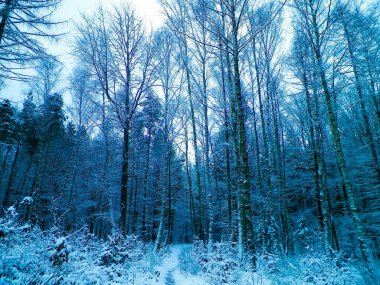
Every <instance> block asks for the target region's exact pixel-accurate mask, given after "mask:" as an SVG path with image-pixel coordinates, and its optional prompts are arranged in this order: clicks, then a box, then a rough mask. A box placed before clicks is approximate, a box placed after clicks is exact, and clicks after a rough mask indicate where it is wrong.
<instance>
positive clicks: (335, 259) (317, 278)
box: [257, 250, 365, 285]
mask: <svg viewBox="0 0 380 285" xmlns="http://www.w3.org/2000/svg"><path fill="white" fill-rule="evenodd" d="M257 264H258V267H257V272H258V273H259V275H261V276H267V277H270V280H271V281H272V282H273V283H274V284H289V285H298V284H299V285H301V284H302V285H308V284H310V285H326V284H329V285H340V284H346V285H350V284H351V285H354V284H356V285H357V284H365V282H364V281H363V278H362V275H361V274H360V272H359V270H358V269H357V268H355V267H354V265H353V264H352V262H351V260H347V259H344V258H343V256H342V255H340V254H336V255H334V256H330V257H329V256H326V255H325V254H324V253H323V252H317V251H311V250H310V251H309V252H308V253H306V254H304V255H302V256H299V257H286V256H284V257H282V258H280V259H279V260H278V261H277V262H276V270H273V268H272V266H271V265H270V264H268V262H267V258H266V257H263V256H260V257H259V258H258V262H257Z"/></svg>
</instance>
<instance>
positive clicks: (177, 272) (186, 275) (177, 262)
mask: <svg viewBox="0 0 380 285" xmlns="http://www.w3.org/2000/svg"><path fill="white" fill-rule="evenodd" d="M190 250H191V246H190V245H186V244H178V245H173V246H171V247H170V249H169V252H168V254H167V256H166V257H165V258H164V259H163V261H162V264H160V265H158V266H156V268H155V269H156V271H157V275H159V278H158V281H159V282H158V284H160V285H161V284H162V285H177V284H178V285H203V284H205V285H206V284H207V283H206V281H205V280H203V278H202V277H201V276H200V275H193V274H191V273H190V272H185V271H183V270H181V268H183V267H184V264H186V263H187V262H189V260H187V257H188V255H187V254H186V253H187V252H189V251H190Z"/></svg>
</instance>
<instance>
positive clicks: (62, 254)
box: [49, 237, 69, 266]
mask: <svg viewBox="0 0 380 285" xmlns="http://www.w3.org/2000/svg"><path fill="white" fill-rule="evenodd" d="M49 260H50V261H51V263H52V264H53V266H60V265H62V264H63V263H65V262H67V261H68V260H69V246H68V245H67V240H66V239H65V238H64V237H61V238H58V239H57V240H56V242H55V245H54V251H53V253H52V255H51V256H50V258H49Z"/></svg>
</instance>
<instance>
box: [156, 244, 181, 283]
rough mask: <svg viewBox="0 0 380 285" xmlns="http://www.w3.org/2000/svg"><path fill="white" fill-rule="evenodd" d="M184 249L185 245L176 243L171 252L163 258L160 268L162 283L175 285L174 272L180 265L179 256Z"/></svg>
mask: <svg viewBox="0 0 380 285" xmlns="http://www.w3.org/2000/svg"><path fill="white" fill-rule="evenodd" d="M182 250H183V245H174V246H172V247H171V249H170V254H169V255H168V256H167V257H166V258H165V259H164V260H163V262H162V265H161V266H160V267H159V268H158V271H159V272H160V277H161V278H162V279H161V280H162V281H163V282H162V284H165V285H175V284H176V283H175V281H174V276H173V272H174V271H175V270H176V269H177V268H178V266H179V256H180V254H181V252H182Z"/></svg>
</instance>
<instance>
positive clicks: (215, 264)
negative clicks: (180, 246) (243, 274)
mask: <svg viewBox="0 0 380 285" xmlns="http://www.w3.org/2000/svg"><path fill="white" fill-rule="evenodd" d="M237 256H238V254H237V248H236V247H233V246H231V244H230V243H227V242H219V243H214V244H213V245H212V247H211V249H210V248H207V246H206V245H205V244H204V243H203V242H202V241H199V240H196V241H195V242H194V246H193V252H192V258H193V259H194V260H195V262H196V263H197V264H198V265H199V266H200V268H201V272H202V275H204V276H205V277H206V279H207V281H208V283H209V284H238V279H239V263H238V261H237Z"/></svg>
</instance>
